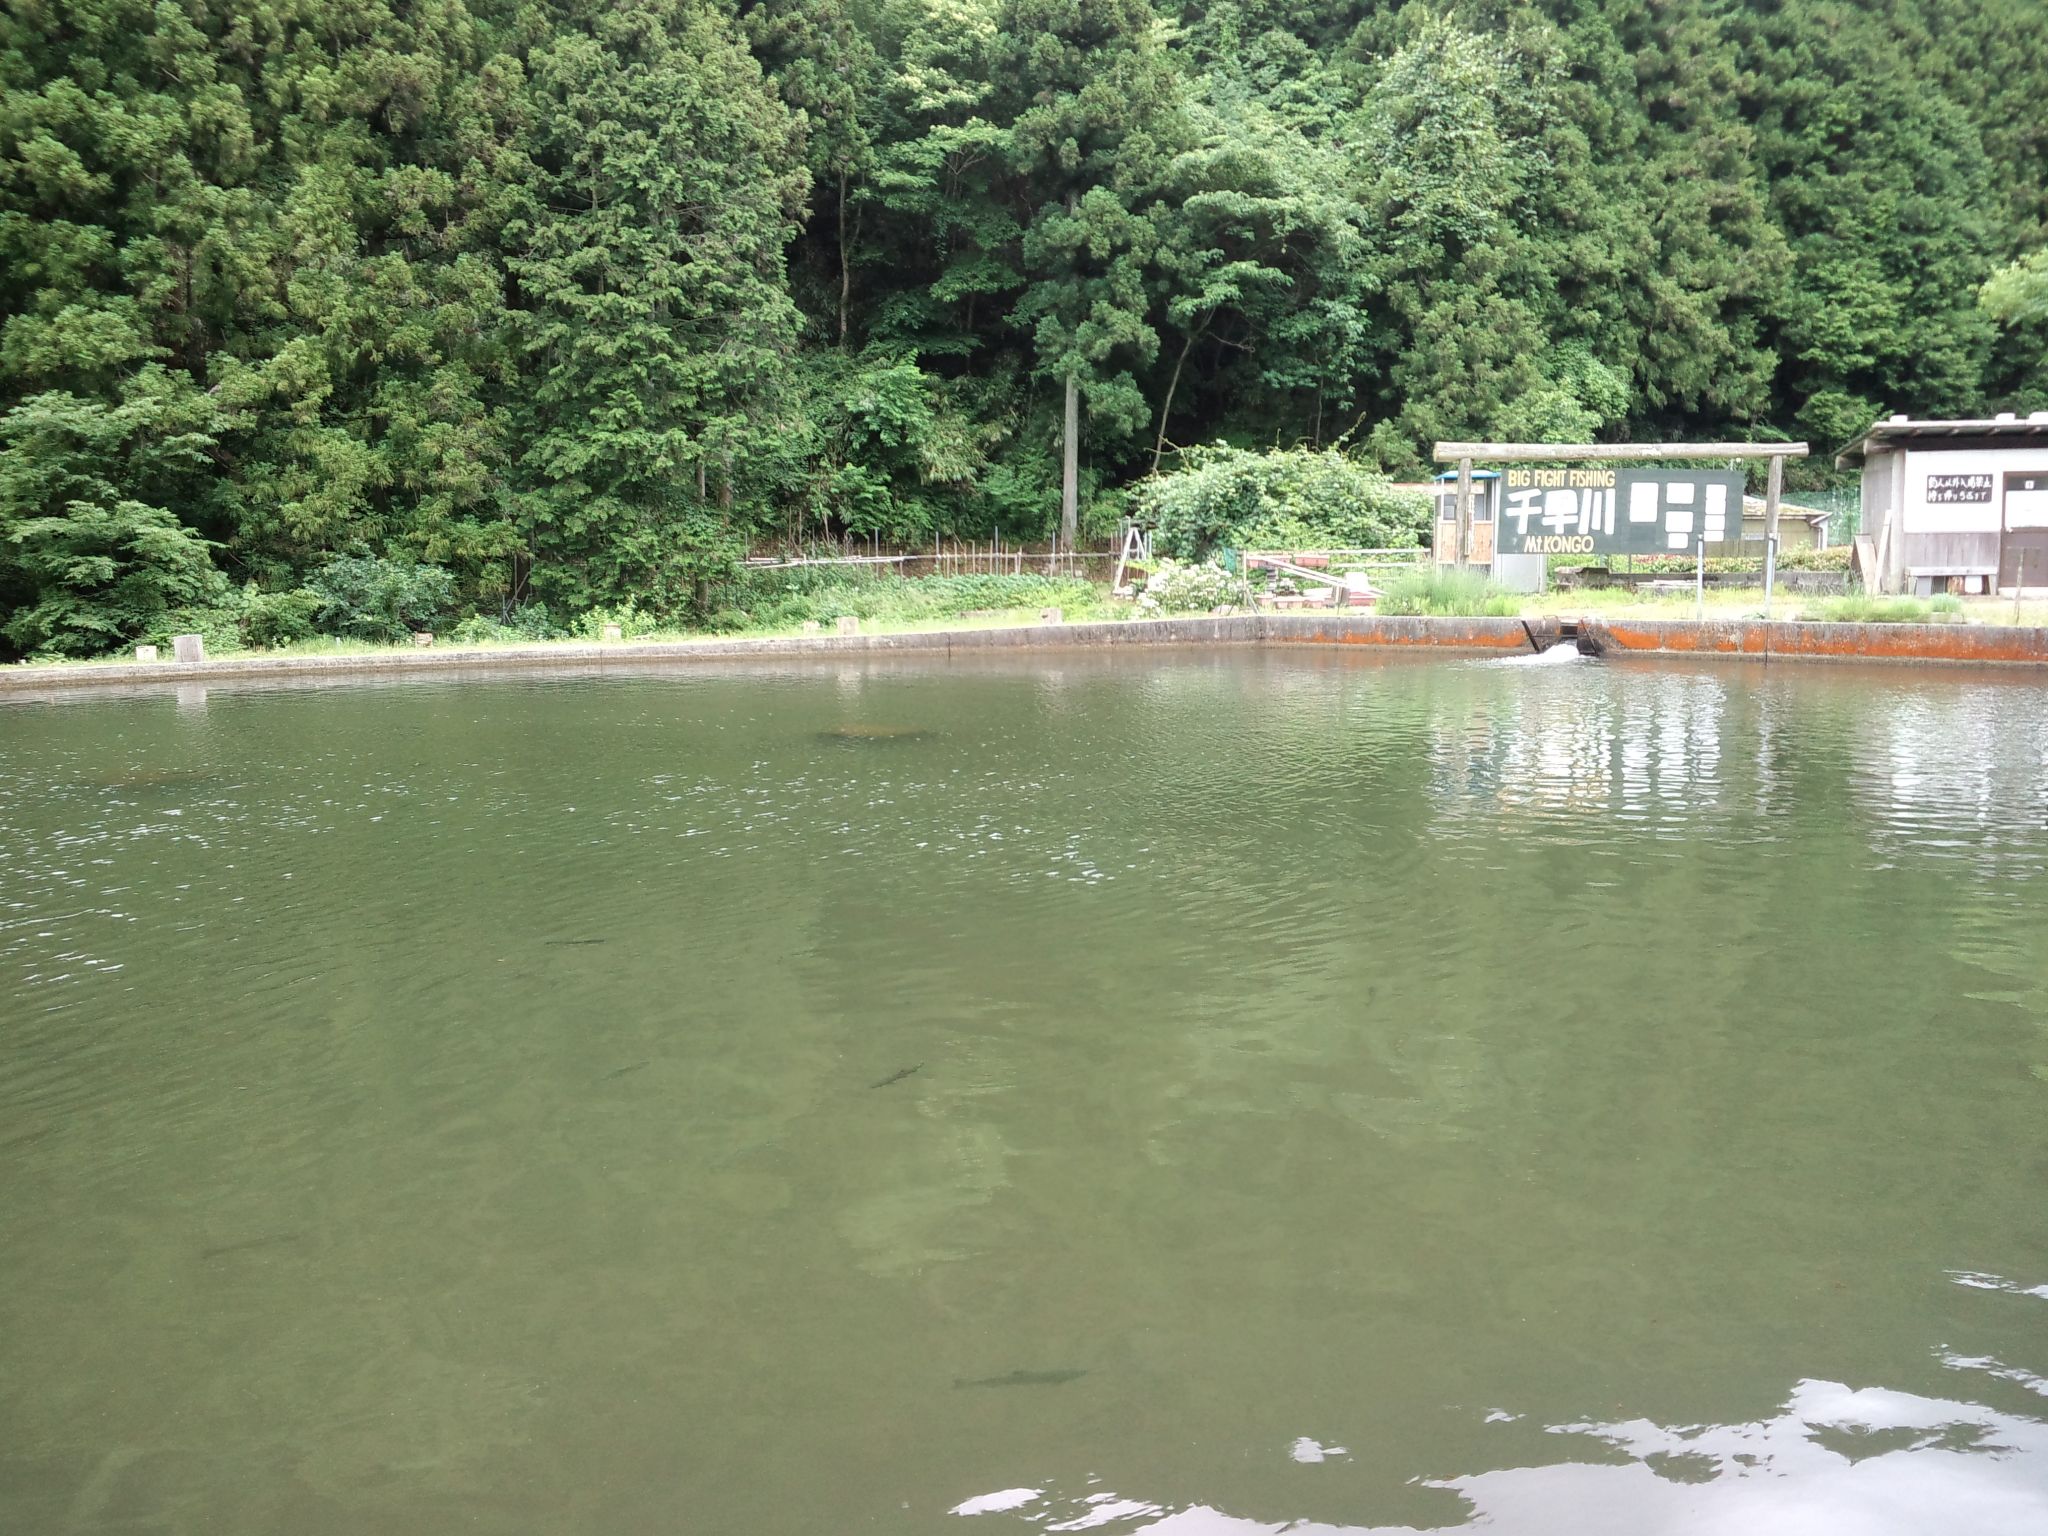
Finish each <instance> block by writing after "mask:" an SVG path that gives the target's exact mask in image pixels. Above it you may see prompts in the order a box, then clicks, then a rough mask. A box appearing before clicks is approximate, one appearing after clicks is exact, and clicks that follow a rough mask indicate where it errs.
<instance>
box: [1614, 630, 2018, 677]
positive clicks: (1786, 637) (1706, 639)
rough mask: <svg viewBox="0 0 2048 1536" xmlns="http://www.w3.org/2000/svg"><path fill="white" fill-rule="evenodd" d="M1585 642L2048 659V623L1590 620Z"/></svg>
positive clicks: (1890, 657) (1836, 654)
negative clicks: (2033, 625)
mask: <svg viewBox="0 0 2048 1536" xmlns="http://www.w3.org/2000/svg"><path fill="white" fill-rule="evenodd" d="M1579 633H1580V634H1581V635H1583V636H1585V643H1584V644H1583V645H1582V646H1581V649H1584V650H1592V651H1595V652H1597V653H1599V654H1603V655H1629V654H1638V653H1639V654H1643V655H1653V656H1672V655H1689V656H1731V657H1747V658H1750V659H1752V660H1766V661H1769V660H1780V661H1783V660H1798V659H1811V658H1830V657H1832V658H1839V659H1842V660H1849V661H1945V662H1964V663H1970V664H1978V663H1998V664H2013V663H2017V664H2020V665H2032V666H2048V629H2036V628H2022V627H2020V626H2018V625H2012V626H2007V625H1996V626H1993V625H1987V624H1800V623H1792V622H1790V621H1787V620H1782V619H1780V620H1764V619H1708V620H1705V621H1704V622H1694V621H1692V620H1686V619H1678V620H1673V619H1666V620H1660V621H1646V620H1633V619H1609V618H1601V619H1587V620H1584V621H1583V622H1582V623H1581V624H1580V626H1579Z"/></svg>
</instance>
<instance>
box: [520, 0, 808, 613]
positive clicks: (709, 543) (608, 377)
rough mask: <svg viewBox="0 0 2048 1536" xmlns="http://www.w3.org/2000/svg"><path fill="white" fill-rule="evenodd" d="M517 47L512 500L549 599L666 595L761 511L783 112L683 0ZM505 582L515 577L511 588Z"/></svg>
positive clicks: (614, 9)
mask: <svg viewBox="0 0 2048 1536" xmlns="http://www.w3.org/2000/svg"><path fill="white" fill-rule="evenodd" d="M574 22H575V24H572V25H570V26H567V27H565V28H564V30H562V31H561V32H559V33H558V34H557V35H556V36H555V37H553V38H552V39H550V41H549V42H548V43H547V45H546V46H544V47H543V48H540V49H538V50H536V51H535V53H534V54H533V56H532V58H531V59H530V61H529V69H530V72H531V86H530V97H531V107H530V114H531V115H530V122H531V126H530V128H529V129H528V131H527V133H526V135H525V137H524V139H523V143H522V147H523V148H524V150H525V153H526V156H527V159H528V162H529V164H530V167H531V170H530V173H529V175H528V178H527V181H526V187H525V195H524V197H523V199H522V202H521V204H520V206H519V208H518V211H517V212H516V214H515V215H514V216H513V218H512V219H511V220H510V221H509V222H508V223H507V225H506V229H505V240H506V246H507V251H508V264H509V266H510V269H511V273H512V276H513V278H514V279H515V280H516V282H517V283H518V285H519V290H520V293H521V296H522V298H523V299H524V301H525V303H524V306H523V309H522V313H521V316H520V324H519V336H520V344H521V347H522V349H523V350H524V352H525V353H526V355H527V357H528V359H529V360H530V361H529V368H530V372H529V394H528V398H527V399H526V400H525V401H524V402H522V404H521V406H520V408H519V410H518V411H517V414H516V416H515V420H516V422H517V424H518V428H519V432H520V437H521V440H522V442H523V444H524V449H523V452H522V453H521V455H520V461H519V467H520V485H521V489H520V491H519V494H518V497H517V515H518V518H519V525H520V532H521V537H522V540H523V543H524V545H525V548H526V550H527V551H528V552H529V554H530V555H531V557H532V560H533V562H534V564H533V575H532V585H533V590H534V591H535V592H536V593H537V594H538V595H539V596H540V597H541V598H543V599H544V600H547V601H549V602H551V603H553V602H563V603H569V604H572V605H575V604H588V603H590V602H593V601H597V600H600V599H603V598H605V597H607V596H611V595H615V594H620V593H627V592H632V593H638V594H641V595H642V597H643V599H644V601H646V602H647V604H648V605H649V606H651V607H653V608H655V609H656V610H657V611H673V610H675V609H677V608H679V607H681V606H682V605H684V604H685V603H686V602H688V601H689V600H690V599H691V598H693V597H694V596H695V595H697V591H698V588H699V586H700V584H701V583H703V582H705V581H707V580H709V579H710V578H711V577H713V576H715V575H718V574H720V573H722V572H723V571H725V570H726V569H728V568H729V567H730V566H731V564H732V562H733V560H734V558H735V556H736V555H737V554H738V553H739V552H740V549H741V546H742V544H743V541H744V535H745V528H746V525H747V522H748V520H749V519H757V518H759V517H761V516H762V514H763V512H764V508H765V502H766V499H767V492H768V489H769V487H770V486H771V485H772V483H773V481H774V478H775V476H776V473H777V470H778V467H779V465H778V460H779V457H780V451H781V447H782V444H783V440H784V438H785V436H786V427H785V425H784V423H783V421H782V420H781V417H780V413H781V412H782V410H783V409H784V405H785V402H784V399H783V398H782V397H783V396H784V394H785V393H786V391H787V388H788V385H787V380H786V375H787V373H788V370H789V366H790V362H791V355H792V352H793V350H794V346H795V340H796V312H795V309H794V307H793V306H792V305H791V304H790V302H789V298H788V294H787V291H786V288H785V286H784V282H783V273H782V266H781V257H782V252H783V249H784V247H785V246H786V245H787V243H788V241H789V238H790V236H791V234H792V233H793V230H794V225H795V218H796V213H797V209H798V207H799V205H800V200H801V198H802V197H803V194H804V191H805V189H806V184H807V180H808V178H807V176H806V173H805V171H804V168H803V165H802V163H801V160H800V159H799V156H798V143H797V136H796V132H795V124H794V123H793V122H792V120H791V118H790V116H789V113H788V111H787V109H786V108H784V107H783V106H782V104H781V103H780V102H779V101H777V100H776V99H775V97H774V95H773V94H772V93H771V92H770V91H768V90H767V89H766V88H765V87H764V84H763V81H762V76H761V71H760V68H759V66H758V65H757V64H756V63H755V62H754V60H753V59H752V58H751V57H750V56H749V55H748V54H747V52H746V51H745V49H744V47H743V46H742V45H741V44H740V42H739V40H738V38H737V37H736V36H735V35H734V33H733V30H732V28H731V25H730V23H729V22H728V21H727V20H726V19H725V18H724V17H723V16H722V15H721V14H720V13H719V12H718V11H716V10H714V9H712V8H711V7H709V6H706V5H702V4H698V3H695V0H635V3H631V4H623V5H614V4H605V3H600V4H595V5H592V6H591V7H589V8H588V9H587V10H583V11H580V12H579V13H578V15H577V17H576V18H574ZM520 595H523V594H520Z"/></svg>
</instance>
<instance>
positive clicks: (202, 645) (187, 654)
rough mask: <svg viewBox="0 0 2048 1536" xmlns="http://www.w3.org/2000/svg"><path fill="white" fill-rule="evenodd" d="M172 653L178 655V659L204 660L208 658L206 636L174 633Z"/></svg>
mask: <svg viewBox="0 0 2048 1536" xmlns="http://www.w3.org/2000/svg"><path fill="white" fill-rule="evenodd" d="M171 654H172V655H173V656H175V657H177V658H178V660H180V661H204V660H206V636H204V635H173V636H171Z"/></svg>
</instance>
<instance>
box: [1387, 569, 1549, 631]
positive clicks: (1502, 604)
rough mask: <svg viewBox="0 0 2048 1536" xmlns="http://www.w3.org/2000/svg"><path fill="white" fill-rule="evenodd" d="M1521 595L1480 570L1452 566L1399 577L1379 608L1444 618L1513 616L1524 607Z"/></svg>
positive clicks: (1400, 615)
mask: <svg viewBox="0 0 2048 1536" xmlns="http://www.w3.org/2000/svg"><path fill="white" fill-rule="evenodd" d="M1521 607H1522V604H1521V599H1520V598H1518V597H1517V596H1516V595H1515V594H1514V593H1512V592H1504V591H1502V590H1501V589H1500V588H1499V587H1496V586H1495V585H1494V584H1493V583H1492V582H1490V581H1488V580H1487V579H1486V577H1485V576H1483V575H1482V574H1481V573H1479V572H1478V571H1460V570H1453V569H1443V570H1431V571H1429V572H1427V573H1423V572H1416V573H1415V574H1413V575H1407V576H1401V577H1397V578H1396V579H1395V580H1394V581H1392V582H1391V583H1389V584H1388V586H1387V591H1386V595H1385V596H1384V597H1382V598H1381V599H1380V601H1379V611H1380V612H1381V613H1384V614H1387V615H1389V616H1391V617H1394V618H1403V617H1407V616H1410V615H1418V614H1431V615H1435V616H1437V617H1441V618H1460V619H1475V618H1510V617H1512V616H1513V615H1514V614H1516V613H1519V612H1520V611H1521Z"/></svg>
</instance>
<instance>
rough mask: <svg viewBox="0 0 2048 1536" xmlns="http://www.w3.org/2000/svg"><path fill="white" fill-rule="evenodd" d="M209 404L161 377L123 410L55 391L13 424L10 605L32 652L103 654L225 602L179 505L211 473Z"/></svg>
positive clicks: (24, 407) (7, 526)
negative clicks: (182, 608)
mask: <svg viewBox="0 0 2048 1536" xmlns="http://www.w3.org/2000/svg"><path fill="white" fill-rule="evenodd" d="M214 419H215V415H214V410H213V407H212V402H211V401H209V400H208V399H207V398H206V397H205V396H204V395H201V394H199V393H198V392H197V391H195V390H193V389H191V388H190V386H189V385H186V384H183V383H182V382H181V381H179V380H178V379H176V378H175V377H173V376H171V375H170V374H167V373H166V372H165V371H164V370H163V369H162V368H161V367H158V366H154V365H152V366H150V367H148V368H146V369H144V370H143V371H142V372H141V373H140V374H138V375H137V376H136V378H135V379H134V380H133V382H132V383H131V384H130V386H129V388H128V390H127V392H126V398H124V399H123V400H122V401H121V402H120V403H119V404H118V405H111V406H109V405H105V404H102V403H101V402H99V401H97V400H90V399H82V398H80V397H79V396H77V395H74V394H71V393H70V392H68V391H64V390H56V391H52V392H50V393H48V394H41V395H33V396H31V397H30V398H29V399H27V400H25V401H23V402H21V403H20V404H19V405H16V406H15V407H13V408H12V409H11V410H9V411H8V412H7V413H6V415H5V416H0V601H4V602H5V604H6V608H7V618H6V622H5V630H6V635H7V638H8V639H9V640H11V641H13V642H14V643H15V644H16V645H18V646H20V647H21V648H22V649H23V650H28V651H52V652H57V653H59V654H64V655H72V656H90V655H94V654H97V653H99V652H102V651H106V650H110V649H112V648H114V647H116V646H119V645H122V644H124V643H126V642H128V641H131V640H133V639H135V638H136V637H137V636H139V635H142V634H145V633H147V632H148V631H149V629H150V628H151V626H152V625H153V624H154V623H155V622H156V621H157V620H158V619H160V618H162V617H163V615H164V614H165V612H166V611H168V610H169V609H171V608H173V607H176V606H179V605H181V604H186V603H192V602H197V601H200V600H201V599H203V598H205V597H207V596H209V595H212V594H217V593H218V592H220V591H221V590H222V589H223V588H224V587H225V583H224V582H223V581H222V579H221V577H220V574H219V572H217V571H216V570H215V569H214V566H213V562H212V560H211V559H210V558H209V545H208V542H207V541H206V540H205V539H202V538H201V537H200V536H199V535H198V534H197V533H195V532H194V531H193V530H192V529H191V528H190V527H188V526H187V525H185V524H184V523H182V522H180V521H179V519H178V517H177V515H176V514H175V513H174V512H173V511H172V510H171V508H170V506H169V505H167V503H176V502H179V501H183V500H186V499H187V498H188V497H189V496H190V495H191V494H192V493H193V491H194V488H195V486H196V485H198V484H202V483H203V476H204V472H205V470H206V468H207V467H208V464H209V460H210V455H211V453H212V450H213V448H214V446H215V438H214V434H213V431H212V426H213V423H214Z"/></svg>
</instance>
